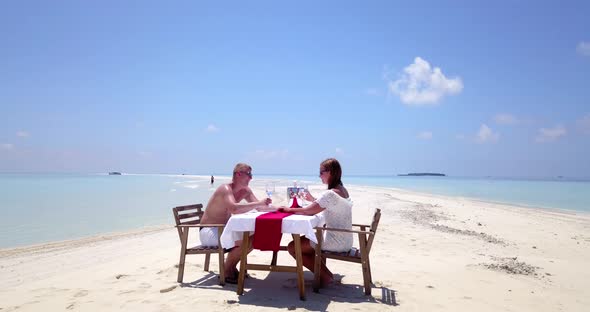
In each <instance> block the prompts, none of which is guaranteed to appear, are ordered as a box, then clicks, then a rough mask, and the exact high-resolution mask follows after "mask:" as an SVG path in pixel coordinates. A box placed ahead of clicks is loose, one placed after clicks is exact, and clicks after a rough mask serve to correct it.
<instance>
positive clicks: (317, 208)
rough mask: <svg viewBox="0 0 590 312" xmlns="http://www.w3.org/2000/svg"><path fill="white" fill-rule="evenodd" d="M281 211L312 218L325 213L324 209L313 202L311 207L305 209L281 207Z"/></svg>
mask: <svg viewBox="0 0 590 312" xmlns="http://www.w3.org/2000/svg"><path fill="white" fill-rule="evenodd" d="M279 211H283V212H292V213H294V214H300V215H307V216H312V215H314V214H316V213H318V212H322V211H324V208H322V207H321V206H320V205H319V204H318V203H316V202H313V203H311V204H310V205H308V206H306V207H303V208H289V207H281V208H279Z"/></svg>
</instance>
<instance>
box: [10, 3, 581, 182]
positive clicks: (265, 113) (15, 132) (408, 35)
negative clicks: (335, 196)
mask: <svg viewBox="0 0 590 312" xmlns="http://www.w3.org/2000/svg"><path fill="white" fill-rule="evenodd" d="M589 12H590V4H589V2H588V1H565V2H559V1H493V3H491V2H490V1H485V2H484V1H452V2H444V3H443V2H442V1H412V2H411V3H398V2H394V1H383V2H380V1H371V2H370V3H368V2H360V1H334V2H329V1H327V2H322V3H319V2H318V1H310V2H304V1H298V2H292V3H286V2H284V1H269V2H259V1H256V2H254V1H252V2H247V3H246V2H232V3H221V2H210V3H205V2H196V1H168V2H164V1H162V2H156V1H151V2H148V1H96V2H88V1H59V2H47V1H12V2H7V1H4V2H2V3H1V4H0V34H1V35H0V38H1V43H0V44H1V49H0V172H21V171H26V172H46V171H50V172H105V171H111V170H119V171H123V172H141V173H197V174H229V173H231V169H232V168H233V165H234V164H235V163H236V162H248V163H250V164H251V165H252V166H253V167H254V173H255V174H256V173H259V174H284V173H286V174H316V173H317V170H318V165H319V162H321V161H322V160H323V159H325V158H327V157H336V158H338V159H339V160H340V161H341V162H342V165H343V167H344V174H345V175H346V174H355V175H359V174H361V175H362V174H396V173H404V172H422V171H434V172H444V173H447V174H449V175H455V176H487V175H491V176H556V175H563V176H575V177H590V161H588V159H590V91H589V90H590V87H589V82H590V18H588V13H589Z"/></svg>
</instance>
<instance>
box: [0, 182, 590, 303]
mask: <svg viewBox="0 0 590 312" xmlns="http://www.w3.org/2000/svg"><path fill="white" fill-rule="evenodd" d="M253 187H254V188H255V192H256V193H257V194H259V196H260V197H261V196H263V195H262V194H264V190H263V184H262V182H258V183H257V184H254V185H253ZM280 187H281V186H277V190H279V189H280ZM320 188H321V187H320V186H319V185H314V186H312V187H311V190H312V192H314V193H315V192H317V191H319V190H320ZM349 191H350V193H351V197H352V199H353V201H354V207H353V209H354V210H353V221H354V222H367V221H368V219H369V218H370V216H371V214H372V209H373V208H377V207H378V208H381V209H382V214H383V216H382V218H381V224H380V228H379V231H378V234H377V236H376V239H375V243H374V247H373V250H372V252H371V261H372V262H371V268H372V271H373V280H374V284H375V286H374V287H373V296H372V297H365V296H364V295H363V293H362V290H361V285H362V274H361V269H360V265H355V264H348V263H340V262H336V261H333V262H330V261H329V262H328V266H329V267H330V268H331V269H332V270H333V271H334V272H335V273H337V274H339V277H340V278H341V283H340V284H337V285H334V286H332V287H330V288H329V289H325V290H322V291H321V292H320V293H319V294H316V293H313V292H312V291H311V285H310V284H309V283H308V284H307V286H308V287H307V288H306V294H307V300H306V301H300V300H299V299H298V296H297V286H296V283H295V277H294V276H291V275H292V274H289V273H270V274H268V273H267V272H252V274H251V275H252V276H253V278H251V279H248V280H247V281H246V285H245V287H246V288H245V294H244V295H243V296H237V295H236V293H235V289H236V288H235V286H234V285H227V286H225V287H221V286H219V285H217V282H216V273H217V272H218V268H217V262H216V261H215V260H212V263H211V269H212V272H204V271H203V269H202V265H203V257H202V256H189V257H188V258H187V268H186V270H185V284H182V285H179V284H178V283H176V282H175V281H176V273H177V269H176V267H175V265H176V264H177V262H178V253H179V241H178V236H177V233H176V230H175V229H174V228H172V227H170V226H169V225H168V226H163V227H156V228H150V229H143V230H138V231H133V232H128V233H115V234H112V235H101V236H95V237H92V238H87V239H83V240H75V241H69V242H58V243H52V244H43V245H38V246H29V247H21V248H15V249H4V250H0V311H15V310H18V311H40V310H48V309H49V310H80V311H104V310H123V309H124V310H147V311H167V310H171V311H172V310H174V311H185V310H186V311H189V310H194V309H201V308H206V309H207V310H213V311H217V310H219V311H221V310H224V311H225V310H232V309H234V310H238V309H239V310H252V311H258V310H276V309H285V308H289V309H303V310H320V311H321V310H336V309H338V310H340V309H344V310H350V309H355V310H362V311H364V310H371V311H374V310H377V311H380V310H387V311H391V310H398V311H463V310H465V311H472V310H475V309H477V310H478V311H523V310H525V311H585V310H586V309H587V306H588V304H590V299H589V298H590V270H588V269H587V268H586V264H587V263H590V216H589V215H588V214H585V213H578V212H571V211H558V210H547V209H531V208H525V207H517V206H511V205H504V204H499V203H489V202H481V201H476V200H470V199H464V198H453V197H448V196H439V195H426V194H420V193H414V192H409V191H402V190H395V189H391V188H382V187H360V186H351V187H350V188H349ZM278 193H281V192H278ZM276 196H277V197H276V198H275V202H277V203H280V202H282V201H285V200H286V198H284V197H285V195H284V194H276ZM281 196H282V197H281ZM196 236H197V235H196V233H195V235H191V238H192V242H193V243H195V242H196ZM289 240H290V239H289V238H288V237H286V236H284V237H283V241H284V242H285V243H286V242H288V241H289ZM251 257H252V259H254V260H256V261H263V262H264V261H267V260H266V259H267V258H268V261H269V262H270V255H269V253H268V252H260V251H254V252H253V253H252V254H251ZM279 263H285V264H287V263H289V264H291V263H293V260H292V259H291V258H290V256H289V255H288V254H281V255H280V256H279ZM306 279H307V280H311V273H310V272H306ZM197 304H198V305H200V306H199V307H197V306H196V305H197Z"/></svg>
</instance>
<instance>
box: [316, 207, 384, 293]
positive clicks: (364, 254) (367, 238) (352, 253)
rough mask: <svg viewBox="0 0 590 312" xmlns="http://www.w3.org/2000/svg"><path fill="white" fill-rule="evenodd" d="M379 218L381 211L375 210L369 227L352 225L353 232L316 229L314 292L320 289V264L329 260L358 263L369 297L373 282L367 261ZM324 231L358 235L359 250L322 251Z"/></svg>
mask: <svg viewBox="0 0 590 312" xmlns="http://www.w3.org/2000/svg"><path fill="white" fill-rule="evenodd" d="M380 218H381V209H376V210H375V214H374V215H373V222H372V223H371V225H365V224H353V225H352V226H353V230H345V229H334V228H326V227H318V228H316V237H317V240H318V244H317V245H316V248H315V265H314V272H315V274H314V281H313V291H314V292H318V291H319V288H320V274H321V270H320V267H321V264H322V263H324V264H325V263H326V260H327V259H328V258H330V259H336V260H342V261H347V262H354V263H360V264H361V266H362V269H363V282H364V287H365V295H371V283H372V282H373V280H372V277H371V262H370V261H369V253H370V252H371V246H372V245H373V239H374V238H375V233H376V232H377V226H378V225H379V219H380ZM355 227H357V228H360V230H355V229H354V228H355ZM324 231H336V232H346V233H356V234H358V239H359V249H356V248H353V249H351V250H349V251H346V252H333V251H327V250H322V249H321V248H322V241H323V237H324V235H323V234H324Z"/></svg>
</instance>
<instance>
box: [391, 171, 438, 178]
mask: <svg viewBox="0 0 590 312" xmlns="http://www.w3.org/2000/svg"><path fill="white" fill-rule="evenodd" d="M398 176H399V177H423V176H433V177H446V176H447V175H446V174H444V173H431V172H418V173H416V172H410V173H407V174H398Z"/></svg>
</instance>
